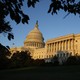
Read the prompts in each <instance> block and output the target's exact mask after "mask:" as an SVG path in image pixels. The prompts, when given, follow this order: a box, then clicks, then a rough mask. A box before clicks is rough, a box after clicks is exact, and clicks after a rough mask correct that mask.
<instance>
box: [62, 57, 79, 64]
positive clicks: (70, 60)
mask: <svg viewBox="0 0 80 80" xmlns="http://www.w3.org/2000/svg"><path fill="white" fill-rule="evenodd" d="M63 65H80V56H70V57H69V58H68V59H67V61H66V62H65V63H64V64H63Z"/></svg>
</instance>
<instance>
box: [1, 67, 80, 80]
mask: <svg viewBox="0 0 80 80" xmlns="http://www.w3.org/2000/svg"><path fill="white" fill-rule="evenodd" d="M0 80H80V66H53V67H33V68H22V69H13V70H1V71H0Z"/></svg>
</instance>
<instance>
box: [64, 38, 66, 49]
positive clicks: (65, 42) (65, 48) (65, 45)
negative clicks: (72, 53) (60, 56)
mask: <svg viewBox="0 0 80 80" xmlns="http://www.w3.org/2000/svg"><path fill="white" fill-rule="evenodd" d="M64 44H65V50H66V40H65V42H64Z"/></svg>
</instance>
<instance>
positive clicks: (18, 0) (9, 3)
mask: <svg viewBox="0 0 80 80" xmlns="http://www.w3.org/2000/svg"><path fill="white" fill-rule="evenodd" d="M23 1H24V0H0V33H7V34H8V39H9V40H11V39H14V36H13V34H12V32H11V31H12V28H11V26H10V25H9V22H8V21H6V20H5V18H6V17H7V16H8V15H9V16H10V18H11V19H12V20H14V21H15V22H16V23H17V24H19V23H20V22H22V23H23V24H24V23H27V24H28V20H29V16H28V15H27V14H24V13H23V11H22V10H21V7H22V6H23ZM36 2H39V1H38V0H27V1H26V4H27V5H28V7H30V6H32V7H35V3H36Z"/></svg>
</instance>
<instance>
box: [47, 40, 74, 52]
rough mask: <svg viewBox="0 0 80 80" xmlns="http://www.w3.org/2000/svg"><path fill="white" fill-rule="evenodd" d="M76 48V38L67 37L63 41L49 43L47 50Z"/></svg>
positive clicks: (70, 49)
mask: <svg viewBox="0 0 80 80" xmlns="http://www.w3.org/2000/svg"><path fill="white" fill-rule="evenodd" d="M73 48H74V40H73V39H67V40H62V41H57V42H56V41H54V42H51V43H50V42H49V43H47V52H48V53H49V52H57V51H72V50H73Z"/></svg>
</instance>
